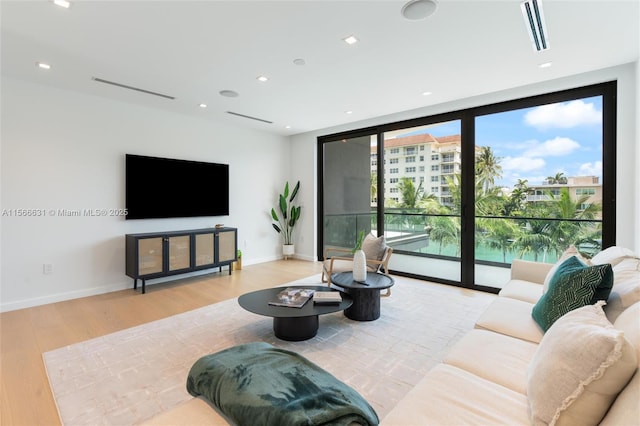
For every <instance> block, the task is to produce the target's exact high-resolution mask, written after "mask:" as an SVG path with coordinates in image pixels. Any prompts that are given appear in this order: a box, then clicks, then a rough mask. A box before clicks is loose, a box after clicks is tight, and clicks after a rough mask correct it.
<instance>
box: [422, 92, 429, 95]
mask: <svg viewBox="0 0 640 426" xmlns="http://www.w3.org/2000/svg"><path fill="white" fill-rule="evenodd" d="M430 94H431V92H422V96H429V95H430Z"/></svg>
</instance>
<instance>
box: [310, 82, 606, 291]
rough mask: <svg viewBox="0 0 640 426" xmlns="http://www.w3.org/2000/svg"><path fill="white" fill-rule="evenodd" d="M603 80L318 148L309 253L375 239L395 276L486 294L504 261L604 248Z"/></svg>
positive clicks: (379, 129)
mask: <svg viewBox="0 0 640 426" xmlns="http://www.w3.org/2000/svg"><path fill="white" fill-rule="evenodd" d="M615 91H616V84H615V83H614V82H613V83H604V84H599V85H594V86H588V87H583V88H578V89H572V90H567V91H563V92H556V93H552V94H547V95H541V96H536V97H531V98H526V99H518V100H514V101H509V102H503V103H500V104H493V105H486V106H482V107H477V108H473V109H468V110H463V111H455V112H450V113H446V114H441V115H439V116H432V117H424V118H420V119H413V120H409V121H406V122H400V123H388V124H384V125H380V126H376V127H373V128H367V129H362V130H356V131H353V132H344V133H341V134H335V135H328V136H324V137H321V138H319V139H318V159H319V160H318V161H319V162H318V170H319V180H318V182H319V189H320V190H319V200H318V205H319V210H318V217H319V228H318V233H319V236H320V238H319V245H318V256H319V258H322V257H323V253H324V249H325V248H327V247H336V246H338V247H353V244H354V242H355V239H356V235H357V232H358V231H359V230H365V231H366V232H369V231H371V232H373V233H375V234H377V235H383V234H384V235H385V237H386V239H387V242H388V244H390V245H391V246H392V247H394V255H393V256H392V261H391V264H390V266H391V269H392V271H393V272H394V273H397V274H404V275H408V276H415V277H419V278H424V279H428V280H433V281H438V282H443V283H448V284H454V285H461V286H464V287H469V288H476V289H482V290H488V291H497V290H498V289H499V288H500V286H501V284H503V283H504V282H506V281H507V280H508V274H509V267H510V263H511V261H512V260H513V259H529V260H538V261H544V262H549V263H551V262H555V260H556V259H557V257H558V256H559V254H561V253H562V251H563V250H564V249H565V248H566V247H568V246H569V245H570V244H574V245H576V246H578V248H579V249H580V250H581V251H583V252H587V253H588V252H592V251H597V250H599V249H600V248H601V247H607V246H610V245H612V244H614V242H615V241H614V236H615V202H614V200H615Z"/></svg>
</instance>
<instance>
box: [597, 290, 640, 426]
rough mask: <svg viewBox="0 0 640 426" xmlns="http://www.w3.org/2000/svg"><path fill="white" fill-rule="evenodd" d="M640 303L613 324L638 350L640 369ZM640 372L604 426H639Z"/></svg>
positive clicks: (615, 404)
mask: <svg viewBox="0 0 640 426" xmlns="http://www.w3.org/2000/svg"><path fill="white" fill-rule="evenodd" d="M638 318H640V302H638V303H635V304H634V305H633V306H631V307H630V308H627V309H625V310H624V312H622V313H621V314H620V316H618V319H617V320H616V322H615V323H614V324H613V325H614V327H615V328H617V329H618V330H622V331H623V332H624V336H625V338H626V339H627V340H628V341H629V342H630V343H631V344H632V345H633V346H634V347H635V348H636V359H637V360H638V367H639V368H640V320H638ZM639 371H640V370H636V374H634V376H633V378H632V379H631V381H630V382H629V384H627V386H625V388H624V389H623V390H622V392H620V394H619V395H618V397H617V398H616V400H615V402H614V403H613V405H612V406H611V408H609V411H608V412H607V415H606V416H605V417H604V419H602V423H600V424H601V425H602V426H619V425H637V424H639V423H640V422H639V421H638V419H640V404H638V401H640V372H639Z"/></svg>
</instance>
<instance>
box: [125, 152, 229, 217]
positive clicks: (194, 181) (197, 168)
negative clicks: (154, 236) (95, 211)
mask: <svg viewBox="0 0 640 426" xmlns="http://www.w3.org/2000/svg"><path fill="white" fill-rule="evenodd" d="M125 162H126V165H125V169H126V177H125V187H126V188H125V192H126V195H125V207H126V208H127V216H126V218H127V219H159V218H175V217H200V216H227V215H228V214H229V165H228V164H218V163H206V162H201V161H188V160H177V159H171V158H159V157H147V156H143V155H133V154H126V160H125Z"/></svg>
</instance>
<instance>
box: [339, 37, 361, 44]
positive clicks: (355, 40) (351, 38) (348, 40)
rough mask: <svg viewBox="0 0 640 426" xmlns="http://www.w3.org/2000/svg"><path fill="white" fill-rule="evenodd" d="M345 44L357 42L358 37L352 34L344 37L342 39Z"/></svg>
mask: <svg viewBox="0 0 640 426" xmlns="http://www.w3.org/2000/svg"><path fill="white" fill-rule="evenodd" d="M342 40H343V41H344V42H345V43H347V44H355V43H357V42H358V38H357V37H356V36H354V35H350V36H349V37H345V38H343V39H342Z"/></svg>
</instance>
